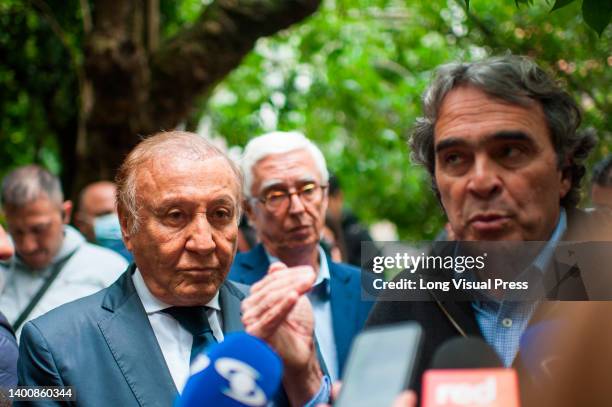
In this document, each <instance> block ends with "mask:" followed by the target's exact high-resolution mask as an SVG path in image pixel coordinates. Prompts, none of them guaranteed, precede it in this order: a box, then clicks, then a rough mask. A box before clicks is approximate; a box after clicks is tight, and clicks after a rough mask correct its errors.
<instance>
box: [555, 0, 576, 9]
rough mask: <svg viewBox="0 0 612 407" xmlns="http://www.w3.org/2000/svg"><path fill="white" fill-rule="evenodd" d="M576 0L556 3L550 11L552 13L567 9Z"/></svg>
mask: <svg viewBox="0 0 612 407" xmlns="http://www.w3.org/2000/svg"><path fill="white" fill-rule="evenodd" d="M574 1H575V0H557V1H556V2H555V5H554V6H553V8H552V9H551V10H550V11H551V12H553V11H555V10H558V9H560V8H561V7H565V6H567V5H568V4H570V3H573V2H574Z"/></svg>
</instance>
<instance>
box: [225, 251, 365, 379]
mask: <svg viewBox="0 0 612 407" xmlns="http://www.w3.org/2000/svg"><path fill="white" fill-rule="evenodd" d="M327 264H329V274H330V293H331V298H330V301H331V311H332V324H333V329H334V338H335V340H336V354H337V355H338V366H339V374H340V377H342V373H343V371H344V365H345V363H346V358H347V356H348V353H349V350H350V347H351V343H352V342H353V338H354V337H355V335H357V333H359V331H360V330H361V328H362V327H363V325H364V324H365V321H366V319H367V317H368V314H369V313H370V308H372V304H373V302H372V301H364V300H362V299H361V273H360V270H359V269H358V268H356V267H353V266H351V265H348V264H343V263H334V262H332V261H331V259H330V258H329V257H328V258H327ZM269 266H270V261H269V260H268V256H267V255H266V252H265V250H264V247H263V245H261V244H259V245H257V246H255V247H254V248H253V249H252V250H250V251H248V252H246V253H238V254H237V255H236V257H235V258H234V263H233V264H232V267H231V269H230V274H229V277H228V278H229V279H230V280H234V281H237V282H239V283H242V284H248V285H251V284H253V283H255V282H257V281H259V280H260V279H261V278H263V276H265V275H266V273H267V271H268V267H269Z"/></svg>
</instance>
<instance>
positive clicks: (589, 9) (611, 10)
mask: <svg viewBox="0 0 612 407" xmlns="http://www.w3.org/2000/svg"><path fill="white" fill-rule="evenodd" d="M582 17H583V18H584V21H585V22H586V23H587V24H588V26H589V27H591V28H592V29H593V30H595V31H596V32H597V34H599V35H600V36H601V33H603V31H604V30H605V28H606V26H607V25H608V24H609V23H610V18H612V2H610V1H603V2H602V1H599V0H583V2H582Z"/></svg>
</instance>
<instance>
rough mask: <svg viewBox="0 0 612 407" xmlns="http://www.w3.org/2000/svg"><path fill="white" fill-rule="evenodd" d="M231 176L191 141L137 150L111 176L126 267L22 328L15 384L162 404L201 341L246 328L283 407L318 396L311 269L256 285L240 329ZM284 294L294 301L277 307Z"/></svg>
mask: <svg viewBox="0 0 612 407" xmlns="http://www.w3.org/2000/svg"><path fill="white" fill-rule="evenodd" d="M241 179H242V178H241V176H240V172H239V170H238V168H237V167H236V166H235V165H234V164H233V163H232V162H231V161H230V160H229V159H228V158H227V157H226V156H225V155H224V154H223V153H221V152H220V151H219V150H217V149H216V148H215V147H214V146H212V145H211V144H210V143H208V142H206V141H205V140H203V139H202V138H200V137H199V136H197V135H195V134H191V133H184V132H169V133H161V134H158V135H155V136H152V137H150V138H147V139H145V140H144V141H143V142H141V143H140V144H139V145H138V146H137V147H136V148H135V149H134V150H133V151H132V152H131V153H130V154H129V155H128V157H127V158H126V159H125V161H124V163H123V164H122V166H121V168H120V169H119V172H118V175H117V178H116V181H117V188H118V190H117V191H118V192H117V195H118V196H117V198H118V200H117V201H118V214H119V218H120V221H121V228H122V233H123V238H124V241H125V244H126V247H127V248H128V249H129V250H130V251H131V252H132V253H133V255H134V264H132V265H131V266H130V267H129V268H128V270H127V271H126V272H125V273H124V274H123V275H122V276H121V277H120V278H119V279H118V280H117V281H116V282H115V283H114V284H113V285H112V286H110V287H109V288H107V289H105V290H103V291H100V292H98V293H97V294H94V295H92V296H89V297H86V298H83V299H81V300H78V301H75V302H72V303H69V304H66V305H65V306H62V307H59V308H58V309H56V310H53V311H52V312H49V313H48V314H46V315H43V316H42V317H40V318H37V319H35V320H33V321H31V322H30V323H28V324H26V325H25V326H24V329H23V334H22V336H21V347H20V361H19V382H20V384H21V385H27V386H74V387H75V390H76V394H77V402H76V404H78V405H86V406H97V405H100V406H170V405H172V402H173V400H174V398H175V397H176V395H177V393H178V392H180V389H182V388H183V386H184V384H185V382H186V380H187V378H188V376H189V365H190V360H191V359H192V358H193V357H194V356H196V355H197V354H198V353H199V352H200V351H201V350H202V349H203V347H204V346H205V345H207V343H210V342H213V341H216V342H220V341H222V340H223V338H224V335H225V334H227V333H229V332H233V331H240V330H244V329H246V330H247V332H250V333H253V334H256V335H258V336H260V337H261V338H263V339H265V340H266V341H268V342H269V343H270V344H271V345H272V346H273V347H275V349H276V350H277V351H278V353H279V354H280V356H281V358H282V359H283V362H284V365H285V370H284V372H285V374H284V377H283V384H284V388H285V390H286V394H287V396H288V398H289V401H290V402H291V403H292V404H294V405H300V404H301V405H303V404H304V403H306V402H308V401H309V400H311V401H312V399H313V397H314V396H315V395H317V394H318V395H319V396H321V395H323V399H324V398H325V397H324V395H325V391H326V389H327V386H326V384H327V383H328V382H327V381H326V380H325V379H324V376H323V375H322V372H321V369H320V367H319V364H318V361H317V359H316V356H315V351H314V349H315V346H314V344H313V338H312V318H309V314H308V312H305V310H307V308H308V306H309V304H308V303H307V300H306V299H305V298H304V296H303V294H304V293H305V292H306V291H307V290H308V289H309V287H310V285H311V284H312V281H313V280H314V273H312V270H307V269H301V270H294V272H293V273H291V275H292V276H294V278H292V279H291V280H289V279H286V278H284V279H283V276H284V275H285V274H286V273H284V272H283V271H284V270H278V271H279V272H278V273H276V274H275V275H274V276H271V277H270V278H269V279H266V281H269V280H272V281H274V284H273V286H272V287H266V294H272V297H271V296H269V295H266V298H265V299H258V300H257V301H256V305H257V306H254V305H255V304H254V303H253V302H252V301H251V303H250V304H251V306H245V308H244V323H243V320H241V314H242V312H241V302H242V300H243V299H244V298H245V291H244V287H241V286H239V285H236V284H232V283H230V282H229V281H227V280H226V276H227V274H228V272H229V268H230V264H231V262H232V260H233V257H234V254H235V252H236V235H237V232H238V220H239V218H240V203H241V188H242V185H241ZM275 293H282V294H283V295H282V296H281V295H276V296H274V294H275ZM287 293H293V295H292V296H290V298H289V299H287V296H286V295H284V294H287ZM252 295H253V296H254V297H256V298H257V296H259V295H261V290H258V289H253V290H252ZM196 320H197V321H198V322H197V324H198V325H199V327H198V331H199V332H195V329H193V324H195V322H194V321H196Z"/></svg>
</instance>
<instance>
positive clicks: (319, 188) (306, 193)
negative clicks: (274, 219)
mask: <svg viewBox="0 0 612 407" xmlns="http://www.w3.org/2000/svg"><path fill="white" fill-rule="evenodd" d="M325 188H327V185H318V184H317V183H314V182H309V183H307V184H304V185H302V186H300V187H298V188H292V189H293V191H291V190H289V191H287V190H285V189H272V190H269V191H268V192H266V193H265V194H264V196H262V197H259V198H256V199H257V200H258V201H259V202H261V203H263V204H264V206H265V207H266V209H267V210H269V211H271V212H275V211H280V210H286V209H287V208H288V207H289V203H290V202H291V196H292V195H297V196H298V197H299V198H300V200H301V201H302V203H304V204H318V203H320V202H321V199H322V198H323V191H324V190H325Z"/></svg>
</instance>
